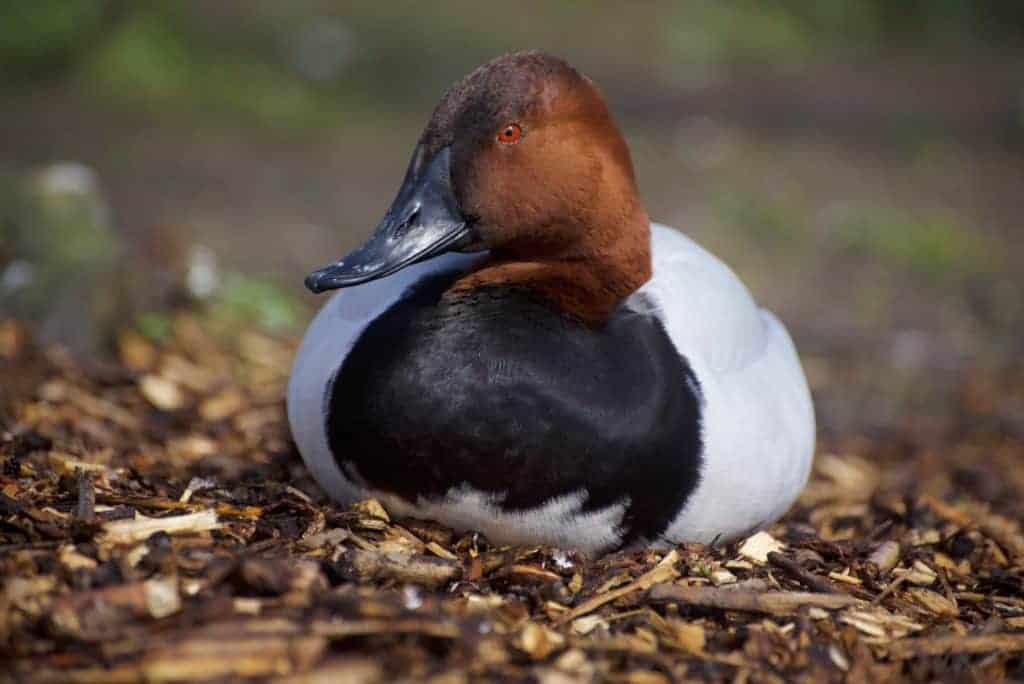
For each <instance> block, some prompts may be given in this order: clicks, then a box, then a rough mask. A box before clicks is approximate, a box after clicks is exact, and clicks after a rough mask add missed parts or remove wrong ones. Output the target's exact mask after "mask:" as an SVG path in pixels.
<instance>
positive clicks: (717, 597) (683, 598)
mask: <svg viewBox="0 0 1024 684" xmlns="http://www.w3.org/2000/svg"><path fill="white" fill-rule="evenodd" d="M649 597H650V599H651V600H652V601H660V602H667V601H677V602H679V603H685V604H688V605H693V606H701V607H704V608H721V609H723V610H738V611H743V612H747V613H767V614H769V615H792V614H793V613H796V612H797V611H798V610H799V609H800V608H802V607H804V606H816V607H818V608H827V609H829V610H838V609H840V608H846V607H849V606H857V605H862V604H863V603H864V601H861V600H860V599H858V598H856V597H854V596H848V595H846V594H835V593H831V594H812V593H809V592H802V591H769V592H763V593H761V592H753V591H740V590H736V589H720V588H718V587H700V586H683V585H679V584H663V585H660V586H657V587H654V588H653V589H651V592H650V594H649Z"/></svg>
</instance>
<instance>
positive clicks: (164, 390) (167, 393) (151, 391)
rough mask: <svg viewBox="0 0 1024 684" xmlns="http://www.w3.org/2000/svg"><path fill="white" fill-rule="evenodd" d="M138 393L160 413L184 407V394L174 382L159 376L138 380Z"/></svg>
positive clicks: (149, 376)
mask: <svg viewBox="0 0 1024 684" xmlns="http://www.w3.org/2000/svg"><path fill="white" fill-rule="evenodd" d="M139 391H140V392H141V393H142V396H144V397H145V398H146V401H148V402H149V403H150V404H152V405H153V406H155V407H156V408H158V409H160V410H161V411H177V410H179V409H182V408H184V407H185V401H186V400H185V394H184V392H182V391H181V388H179V387H178V386H177V385H176V384H175V383H174V382H172V381H171V380H168V379H167V378H164V377H162V376H159V375H144V376H142V377H141V378H140V379H139Z"/></svg>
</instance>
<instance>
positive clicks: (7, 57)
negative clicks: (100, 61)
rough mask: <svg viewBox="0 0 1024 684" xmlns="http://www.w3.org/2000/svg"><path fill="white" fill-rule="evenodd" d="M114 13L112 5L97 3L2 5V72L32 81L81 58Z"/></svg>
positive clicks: (43, 0)
mask: <svg viewBox="0 0 1024 684" xmlns="http://www.w3.org/2000/svg"><path fill="white" fill-rule="evenodd" d="M110 12H111V4H110V3H107V2H97V0H32V1H31V2H18V1H17V0H7V1H6V2H0V66H2V67H3V71H2V73H3V74H4V75H6V76H8V77H10V76H14V77H21V78H29V77H32V76H36V75H43V74H46V73H48V72H50V71H52V70H53V69H56V68H59V67H62V66H67V65H68V64H71V63H73V62H74V61H75V60H78V59H81V56H82V53H83V52H84V50H85V48H86V47H88V46H89V45H90V44H91V43H92V42H93V41H94V40H96V39H97V38H99V36H100V33H101V30H102V29H103V27H104V25H105V23H106V19H107V18H108V17H109V16H110Z"/></svg>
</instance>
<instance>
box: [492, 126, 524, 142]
mask: <svg viewBox="0 0 1024 684" xmlns="http://www.w3.org/2000/svg"><path fill="white" fill-rule="evenodd" d="M521 137H523V129H522V127H521V126H520V125H519V124H517V123H510V124H508V125H507V126H505V127H504V128H502V129H501V130H500V131H499V132H498V142H500V143H503V144H505V145H511V144H512V143H516V142H519V139H520V138H521Z"/></svg>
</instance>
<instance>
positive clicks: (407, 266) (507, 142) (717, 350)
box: [288, 52, 815, 553]
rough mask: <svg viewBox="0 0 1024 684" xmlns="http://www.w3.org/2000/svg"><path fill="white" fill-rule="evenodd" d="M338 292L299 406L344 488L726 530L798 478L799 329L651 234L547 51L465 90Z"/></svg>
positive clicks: (450, 99)
mask: <svg viewBox="0 0 1024 684" xmlns="http://www.w3.org/2000/svg"><path fill="white" fill-rule="evenodd" d="M306 285H307V287H309V289H310V290H312V291H313V292H324V291H326V290H333V289H338V288H344V290H343V291H342V292H340V293H338V294H336V295H335V296H334V297H332V298H331V299H330V300H329V301H328V302H327V303H326V305H325V306H324V307H323V309H322V310H321V311H320V313H319V314H318V315H317V317H316V318H315V319H314V321H313V323H312V324H311V325H310V327H309V330H308V331H307V333H306V336H305V339H304V341H303V342H302V346H301V348H300V349H299V352H298V356H297V358H296V361H295V366H294V368H293V371H292V376H291V380H290V383H289V387H288V418H289V422H290V424H291V429H292V434H293V435H294V438H295V442H296V444H297V446H298V449H299V451H300V452H301V454H302V457H303V459H304V460H305V462H306V464H307V466H308V467H309V469H310V471H311V472H312V474H313V475H314V477H315V478H316V479H317V481H318V482H319V483H320V484H321V486H322V487H323V488H324V489H325V490H326V492H327V493H328V494H329V495H330V496H331V497H332V498H334V499H336V500H338V501H340V502H343V503H348V502H351V501H354V500H357V499H359V498H364V497H369V496H373V497H376V498H378V499H379V500H381V501H382V502H383V503H384V505H385V506H386V507H388V508H389V509H390V510H391V511H392V512H393V513H395V514H397V515H408V516H413V517H419V518H427V519H433V520H436V521H439V522H442V523H445V524H447V525H449V526H452V527H454V528H456V529H459V530H475V531H480V532H482V533H484V534H485V535H486V536H487V537H488V538H489V539H491V540H492V541H494V542H499V543H510V544H511V543H518V544H552V545H555V546H560V547H564V548H576V549H579V550H582V551H586V552H591V553H602V552H607V551H611V550H616V549H621V548H624V547H635V546H638V545H641V544H659V545H663V544H674V543H678V542H683V541H698V542H705V543H714V542H716V541H725V540H730V539H735V538H737V537H739V536H741V535H745V534H748V533H751V532H753V531H755V530H757V529H759V528H761V527H764V526H765V525H767V524H769V523H771V522H773V521H775V520H776V519H778V518H779V517H780V516H781V515H782V514H783V513H784V512H785V511H786V509H787V508H789V506H790V505H791V504H792V502H793V501H794V500H795V499H796V497H797V495H798V494H799V493H800V491H801V489H802V488H803V486H804V484H805V482H806V480H807V476H808V473H809V470H810V466H811V459H812V454H813V452H814V439H815V428H814V411H813V408H812V404H811V397H810V393H809V391H808V387H807V382H806V380H805V378H804V373H803V370H802V368H801V365H800V361H799V359H798V357H797V354H796V351H795V349H794V347H793V343H792V342H791V341H790V337H789V335H788V333H787V332H786V329H785V327H783V325H782V324H781V323H780V322H779V320H778V319H777V318H776V317H775V316H773V315H772V314H771V313H770V312H768V311H766V310H764V309H760V308H758V306H757V305H756V304H755V303H754V301H753V299H752V298H751V296H750V294H749V293H748V292H747V289H746V288H745V287H744V285H743V284H742V283H741V282H740V280H739V279H738V278H737V277H736V276H735V275H734V274H733V272H732V271H730V270H729V268H728V267H727V266H725V265H724V264H723V263H722V262H721V261H719V260H718V259H716V258H715V257H714V256H712V255H711V254H710V253H708V252H706V251H704V250H703V249H702V248H701V247H699V246H698V245H697V244H695V243H694V242H693V241H691V240H690V239H688V238H687V237H685V236H683V235H682V234H681V233H679V232H677V231H675V230H673V229H671V228H667V227H665V226H661V225H658V224H651V223H650V221H649V219H648V217H647V213H646V211H645V210H644V207H643V205H642V204H641V202H640V199H639V197H638V194H637V188H636V183H635V180H634V175H633V164H632V160H631V158H630V154H629V150H628V149H627V147H626V143H625V141H624V140H623V138H622V135H621V134H620V133H619V130H618V128H617V127H616V124H615V122H614V121H613V119H612V116H611V114H610V113H609V111H608V108H607V106H606V105H605V102H604V99H603V98H602V96H601V94H600V93H599V91H598V89H597V88H596V87H595V85H594V84H593V82H591V81H590V79H588V78H586V77H585V76H583V75H581V74H580V73H578V72H577V71H576V70H575V69H573V68H572V67H571V66H569V65H568V64H566V63H565V62H564V61H562V60H560V59H557V58H554V57H551V56H549V55H546V54H544V53H541V52H523V53H516V54H512V55H506V56H504V57H500V58H498V59H496V60H494V61H492V62H490V63H488V64H485V65H483V66H481V67H479V68H477V69H476V70H475V71H473V72H472V73H470V74H469V75H468V76H466V77H465V78H464V79H462V80H461V81H459V82H458V83H456V84H455V85H454V86H452V87H451V88H450V89H449V90H448V92H447V93H445V95H444V97H443V98H442V99H441V102H440V104H439V105H438V106H437V108H436V109H435V110H434V112H433V115H432V116H431V117H430V121H429V122H428V123H427V126H426V129H425V130H424V131H423V134H422V135H421V136H420V139H419V142H418V144H417V145H416V148H415V150H414V151H413V154H412V160H411V162H410V163H409V167H408V170H407V171H406V173H405V179H404V180H403V182H402V185H401V188H399V190H398V195H397V197H396V198H395V200H394V203H393V204H392V205H391V207H390V208H389V209H388V211H387V213H386V214H385V215H384V218H383V219H382V221H381V222H380V224H379V225H378V227H377V229H376V231H375V232H374V233H373V235H372V236H371V237H370V238H369V240H368V241H367V242H366V243H365V244H364V245H363V246H362V247H359V248H358V249H356V250H355V251H354V252H352V253H351V254H349V255H348V256H346V257H345V258H344V259H342V260H341V261H338V262H337V263H335V264H333V265H331V266H327V267H326V268H324V269H321V270H319V271H316V272H315V273H313V274H311V275H310V276H309V277H308V278H307V279H306Z"/></svg>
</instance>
